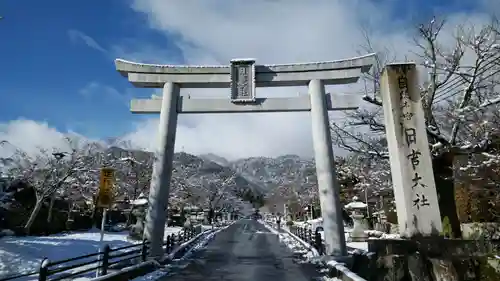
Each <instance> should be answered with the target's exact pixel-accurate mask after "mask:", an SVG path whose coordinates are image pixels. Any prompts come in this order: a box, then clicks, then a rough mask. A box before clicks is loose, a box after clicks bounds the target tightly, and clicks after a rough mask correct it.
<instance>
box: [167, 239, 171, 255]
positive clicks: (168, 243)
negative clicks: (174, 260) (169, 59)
mask: <svg viewBox="0 0 500 281" xmlns="http://www.w3.org/2000/svg"><path fill="white" fill-rule="evenodd" d="M171 250H172V235H167V253H170V251H171Z"/></svg>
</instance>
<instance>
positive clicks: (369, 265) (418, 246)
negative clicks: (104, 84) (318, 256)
mask: <svg viewBox="0 0 500 281" xmlns="http://www.w3.org/2000/svg"><path fill="white" fill-rule="evenodd" d="M368 251H369V252H370V253H373V254H372V255H364V256H363V255H360V256H357V257H355V258H354V262H353V264H352V271H353V272H355V273H356V274H358V275H360V276H362V277H363V278H365V279H366V280H384V281H403V280H412V281H417V280H425V281H441V280H446V281H493V280H500V260H499V259H497V258H496V257H495V256H497V255H498V254H499V253H500V240H488V241H485V240H459V239H445V238H442V237H432V238H420V239H412V240H384V239H373V240H368Z"/></svg>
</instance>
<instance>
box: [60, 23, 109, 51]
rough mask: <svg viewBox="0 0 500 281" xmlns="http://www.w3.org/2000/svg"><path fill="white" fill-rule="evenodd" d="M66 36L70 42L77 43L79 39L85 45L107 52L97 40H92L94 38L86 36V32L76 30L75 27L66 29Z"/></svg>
mask: <svg viewBox="0 0 500 281" xmlns="http://www.w3.org/2000/svg"><path fill="white" fill-rule="evenodd" d="M68 36H69V39H70V40H71V42H73V43H79V42H80V41H81V42H83V43H84V44H85V45H87V46H88V47H90V48H92V49H94V50H97V51H99V52H102V53H107V51H106V49H104V48H103V47H102V46H101V45H99V43H97V41H95V40H94V38H92V37H90V36H88V35H87V34H85V33H83V32H82V31H79V30H76V29H70V30H68Z"/></svg>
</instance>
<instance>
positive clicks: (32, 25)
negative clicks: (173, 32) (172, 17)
mask: <svg viewBox="0 0 500 281" xmlns="http://www.w3.org/2000/svg"><path fill="white" fill-rule="evenodd" d="M0 11H1V13H2V15H3V16H4V17H5V19H4V20H2V22H1V25H0V32H1V33H2V37H3V38H4V40H2V43H1V44H0V61H1V62H2V63H1V66H0V68H1V69H2V71H1V73H2V76H3V78H2V79H0V80H1V81H2V82H1V86H0V122H5V121H9V120H13V119H17V118H20V117H23V118H26V119H33V120H40V121H47V122H48V123H49V124H51V125H53V126H56V127H57V128H58V129H60V130H67V129H70V130H76V131H79V132H81V133H83V134H85V135H89V136H107V135H110V136H114V135H120V134H123V133H125V132H126V131H127V130H130V128H131V127H130V120H131V119H132V118H134V117H133V116H131V114H130V113H129V111H128V107H127V103H128V96H127V94H131V93H132V92H133V94H134V95H141V94H147V93H144V91H141V89H133V88H132V87H131V86H130V85H129V84H128V83H127V81H126V78H123V77H121V76H120V75H119V74H118V73H117V72H116V71H115V69H114V64H113V59H114V57H113V54H115V52H113V51H111V49H112V48H113V46H119V45H120V44H123V45H124V46H127V45H130V46H132V47H131V48H134V47H135V46H133V45H134V43H135V42H141V41H143V42H148V44H151V45H156V46H158V47H163V48H165V49H166V50H167V49H168V54H169V58H170V59H171V60H172V62H179V63H181V62H182V56H181V52H180V51H179V50H176V49H175V48H172V47H171V46H169V42H168V40H167V39H166V37H165V36H162V35H160V34H159V33H158V32H156V31H154V30H152V29H150V28H149V27H148V25H147V22H146V19H145V17H144V16H142V15H140V14H138V13H135V12H134V11H132V10H131V9H130V7H129V5H128V2H127V1H123V0H106V1H64V0H58V1H36V0H33V1H9V0H8V1H2V2H1V4H0ZM81 34H87V35H88V36H91V38H92V39H93V40H95V42H97V44H99V46H100V48H102V49H103V50H102V51H99V50H97V49H96V48H90V47H89V46H87V44H85V41H84V38H82V37H81V36H80V35H81ZM136 45H137V44H136ZM97 85H98V86H97ZM106 87H108V89H106ZM109 87H112V89H114V90H116V92H114V90H110V89H111V88H109ZM136 118H137V117H136Z"/></svg>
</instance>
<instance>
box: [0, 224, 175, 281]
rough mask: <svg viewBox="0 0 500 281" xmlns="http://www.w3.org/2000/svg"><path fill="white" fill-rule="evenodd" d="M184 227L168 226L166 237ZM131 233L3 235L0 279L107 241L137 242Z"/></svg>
mask: <svg viewBox="0 0 500 281" xmlns="http://www.w3.org/2000/svg"><path fill="white" fill-rule="evenodd" d="M180 230H182V228H181V227H167V228H165V237H166V236H167V235H169V234H173V233H177V232H179V231H180ZM127 236H128V232H125V231H124V232H106V233H105V234H104V241H103V243H100V242H99V240H100V231H99V230H98V229H92V230H89V231H86V232H68V233H64V234H55V235H50V236H25V237H15V236H10V237H3V238H1V239H0V278H2V277H7V276H12V275H18V274H22V273H29V272H34V271H38V268H39V266H40V262H41V261H42V259H43V258H44V257H47V258H48V259H49V260H51V261H57V260H63V259H69V258H72V257H76V256H82V255H87V254H92V253H97V252H98V251H99V250H100V249H101V248H102V247H103V246H104V245H105V244H108V245H110V246H111V248H117V247H123V246H127V245H132V244H137V243H140V242H141V241H130V240H128V239H127Z"/></svg>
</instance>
